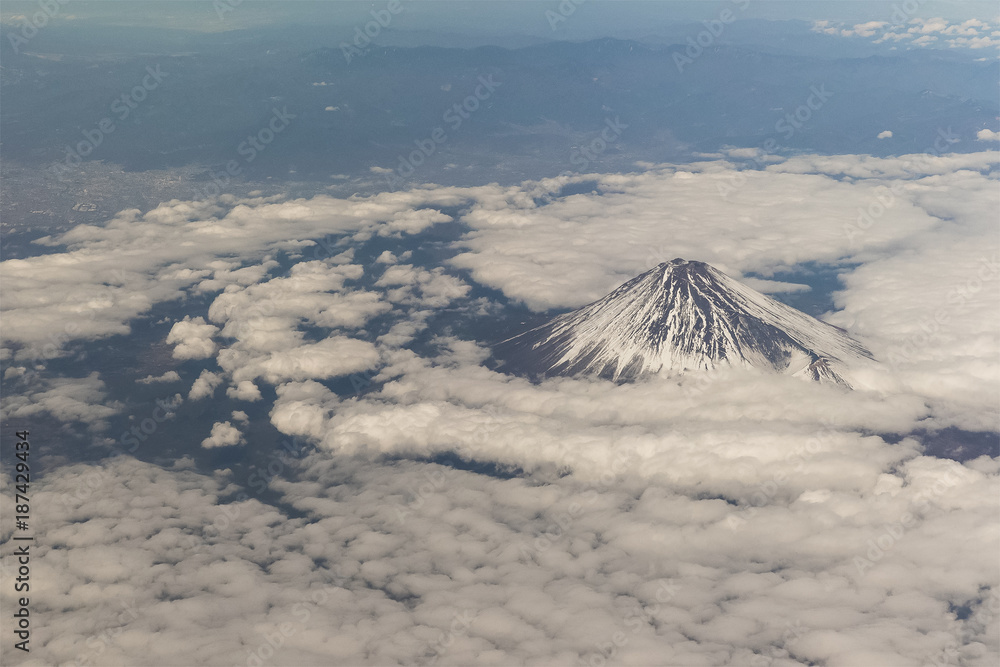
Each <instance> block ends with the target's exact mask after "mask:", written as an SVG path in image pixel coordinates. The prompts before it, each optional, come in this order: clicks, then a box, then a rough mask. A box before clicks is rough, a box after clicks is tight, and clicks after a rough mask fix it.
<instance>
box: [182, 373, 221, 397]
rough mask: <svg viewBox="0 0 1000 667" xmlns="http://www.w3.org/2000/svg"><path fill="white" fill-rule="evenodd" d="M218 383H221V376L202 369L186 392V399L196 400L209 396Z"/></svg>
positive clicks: (213, 392)
mask: <svg viewBox="0 0 1000 667" xmlns="http://www.w3.org/2000/svg"><path fill="white" fill-rule="evenodd" d="M220 384H222V378H221V377H219V375H218V374H217V373H213V372H211V371H209V370H203V371H202V372H201V375H199V376H198V379H197V380H195V381H194V384H193V385H191V391H190V392H188V400H191V401H197V400H200V399H202V398H209V397H211V396H212V395H213V394H215V389H216V387H218V386H219V385H220Z"/></svg>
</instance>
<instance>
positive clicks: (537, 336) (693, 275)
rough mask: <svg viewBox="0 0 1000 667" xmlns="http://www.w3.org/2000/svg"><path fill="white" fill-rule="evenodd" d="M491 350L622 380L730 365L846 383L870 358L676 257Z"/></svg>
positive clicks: (516, 360)
mask: <svg viewBox="0 0 1000 667" xmlns="http://www.w3.org/2000/svg"><path fill="white" fill-rule="evenodd" d="M494 355H495V357H496V358H497V359H498V360H500V362H501V366H502V367H503V368H505V369H507V370H511V371H514V372H521V373H526V374H529V375H543V376H550V375H578V374H590V375H598V376H601V377H605V378H608V379H612V380H615V381H623V380H630V379H634V378H638V377H642V376H645V375H651V374H663V375H676V374H680V373H683V372H687V371H698V370H711V369H715V368H719V367H724V366H733V367H743V368H756V369H760V370H765V371H769V372H778V373H783V374H788V375H796V376H799V377H803V378H807V379H812V380H817V381H824V382H836V383H839V384H843V385H846V386H851V385H852V383H851V381H850V380H849V376H850V374H851V368H852V367H854V366H856V365H865V364H870V363H872V356H871V353H870V352H868V350H866V349H865V348H864V346H862V345H861V344H860V343H858V342H857V341H855V340H853V339H851V338H850V337H849V336H848V335H847V334H846V333H845V332H844V331H843V330H841V329H839V328H837V327H834V326H831V325H829V324H826V323H825V322H821V321H819V320H817V319H816V318H813V317H810V316H809V315H806V314H805V313H803V312H801V311H798V310H796V309H795V308H792V307H791V306H787V305H785V304H782V303H780V302H778V301H775V300H774V299H772V298H770V297H768V296H765V295H763V294H761V293H760V292H757V291H755V290H753V289H751V288H749V287H747V286H746V285H743V284H742V283H740V282H738V281H736V280H734V279H733V278H730V277H729V276H727V275H726V274H724V273H722V272H721V271H719V270H718V269H716V268H714V267H712V266H710V265H708V264H705V263H704V262H697V261H689V260H685V259H681V258H677V259H674V260H672V261H670V262H664V263H663V264H660V265H659V266H657V267H655V268H653V269H651V270H649V271H647V272H646V273H643V274H642V275H640V276H637V277H635V278H633V279H632V280H630V281H628V282H626V283H625V284H623V285H621V286H620V287H618V288H617V289H616V290H614V291H613V292H611V293H610V294H608V295H607V296H605V297H604V298H602V299H599V300H597V301H595V302H594V303H591V304H590V305H587V306H584V307H583V308H580V309H579V310H575V311H573V312H570V313H566V314H564V315H560V316H558V317H556V318H554V319H552V320H550V321H549V322H547V323H546V324H544V325H542V326H540V327H537V328H535V329H532V330H530V331H527V332H525V333H522V334H520V335H518V336H515V337H513V338H510V339H508V340H506V341H503V342H502V343H500V344H498V345H497V346H496V347H495V348H494Z"/></svg>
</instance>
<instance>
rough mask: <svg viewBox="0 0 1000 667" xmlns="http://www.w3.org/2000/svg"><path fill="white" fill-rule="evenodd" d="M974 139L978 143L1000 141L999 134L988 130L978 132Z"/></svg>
mask: <svg viewBox="0 0 1000 667" xmlns="http://www.w3.org/2000/svg"><path fill="white" fill-rule="evenodd" d="M976 139H978V140H979V141H1000V132H996V131H994V130H990V129H983V130H979V132H977V133H976Z"/></svg>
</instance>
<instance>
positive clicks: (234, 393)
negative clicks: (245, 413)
mask: <svg viewBox="0 0 1000 667" xmlns="http://www.w3.org/2000/svg"><path fill="white" fill-rule="evenodd" d="M226 396H228V397H229V398H235V399H236V400H238V401H250V402H254V401H259V400H260V399H261V396H260V389H258V388H257V385H255V384H254V383H253V382H251V381H250V380H243V381H241V382H239V383H238V384H237V385H236V386H235V387H229V388H228V389H226Z"/></svg>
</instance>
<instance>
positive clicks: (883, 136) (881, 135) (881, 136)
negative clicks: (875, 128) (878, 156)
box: [875, 130, 892, 139]
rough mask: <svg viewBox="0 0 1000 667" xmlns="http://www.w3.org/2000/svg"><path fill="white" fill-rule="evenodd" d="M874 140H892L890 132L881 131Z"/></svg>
mask: <svg viewBox="0 0 1000 667" xmlns="http://www.w3.org/2000/svg"><path fill="white" fill-rule="evenodd" d="M875 138H876V139H892V130H882V131H881V132H879V133H878V136H876V137H875Z"/></svg>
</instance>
